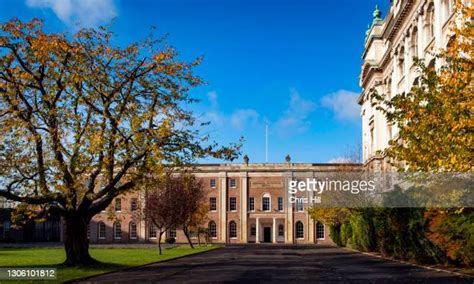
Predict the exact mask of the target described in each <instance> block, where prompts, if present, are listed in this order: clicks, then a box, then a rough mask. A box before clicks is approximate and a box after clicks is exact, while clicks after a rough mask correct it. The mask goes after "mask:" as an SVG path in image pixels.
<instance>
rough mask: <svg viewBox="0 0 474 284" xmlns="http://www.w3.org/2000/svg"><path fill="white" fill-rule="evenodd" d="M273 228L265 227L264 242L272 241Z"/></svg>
mask: <svg viewBox="0 0 474 284" xmlns="http://www.w3.org/2000/svg"><path fill="white" fill-rule="evenodd" d="M271 234H272V228H270V227H264V228H263V242H264V243H270V242H271V241H272V235H271Z"/></svg>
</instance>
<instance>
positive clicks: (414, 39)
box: [411, 28, 418, 57]
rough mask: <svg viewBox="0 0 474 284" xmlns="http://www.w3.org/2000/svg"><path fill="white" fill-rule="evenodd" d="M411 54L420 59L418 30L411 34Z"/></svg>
mask: <svg viewBox="0 0 474 284" xmlns="http://www.w3.org/2000/svg"><path fill="white" fill-rule="evenodd" d="M411 53H412V56H413V57H418V30H417V29H416V28H414V29H413V33H412V34H411Z"/></svg>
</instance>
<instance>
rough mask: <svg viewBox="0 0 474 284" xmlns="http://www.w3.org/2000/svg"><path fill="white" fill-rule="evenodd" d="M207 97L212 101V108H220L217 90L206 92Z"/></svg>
mask: <svg viewBox="0 0 474 284" xmlns="http://www.w3.org/2000/svg"><path fill="white" fill-rule="evenodd" d="M206 96H207V99H208V100H209V102H210V103H211V108H212V109H218V108H219V102H218V101H217V92H216V91H210V92H209V93H207V94H206Z"/></svg>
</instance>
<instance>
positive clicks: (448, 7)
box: [441, 0, 453, 23]
mask: <svg viewBox="0 0 474 284" xmlns="http://www.w3.org/2000/svg"><path fill="white" fill-rule="evenodd" d="M441 7H442V9H443V15H442V16H443V23H444V22H446V21H447V20H448V19H449V16H451V13H452V11H453V2H452V0H442V1H441Z"/></svg>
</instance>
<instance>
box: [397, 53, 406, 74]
mask: <svg viewBox="0 0 474 284" xmlns="http://www.w3.org/2000/svg"><path fill="white" fill-rule="evenodd" d="M398 71H399V74H400V78H401V77H403V76H405V48H404V47H403V46H402V48H400V52H399V53H398Z"/></svg>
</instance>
